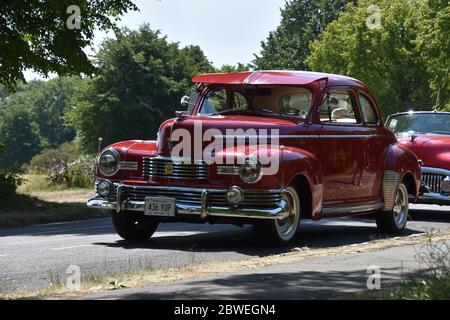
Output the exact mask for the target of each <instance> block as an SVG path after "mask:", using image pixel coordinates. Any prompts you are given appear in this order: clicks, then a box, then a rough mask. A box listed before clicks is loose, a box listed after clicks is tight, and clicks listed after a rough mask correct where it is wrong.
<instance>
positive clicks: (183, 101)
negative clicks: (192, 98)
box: [180, 96, 189, 109]
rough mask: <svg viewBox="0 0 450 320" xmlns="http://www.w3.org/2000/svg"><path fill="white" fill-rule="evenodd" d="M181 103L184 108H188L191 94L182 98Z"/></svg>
mask: <svg viewBox="0 0 450 320" xmlns="http://www.w3.org/2000/svg"><path fill="white" fill-rule="evenodd" d="M180 104H181V106H182V107H183V108H185V109H187V108H188V107H189V96H184V97H183V98H181V101H180Z"/></svg>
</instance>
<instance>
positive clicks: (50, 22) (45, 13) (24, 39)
mask: <svg viewBox="0 0 450 320" xmlns="http://www.w3.org/2000/svg"><path fill="white" fill-rule="evenodd" d="M73 5H75V6H78V8H79V11H80V12H79V16H78V12H76V11H74V10H73V9H71V8H69V6H73ZM72 8H74V7H72ZM129 10H137V7H136V6H135V5H134V4H133V2H132V1H131V0H58V1H42V0H26V1H14V0H2V1H1V4H0V46H1V47H2V50H0V84H3V85H4V86H6V87H8V88H9V89H13V88H14V87H15V85H16V83H18V82H21V81H23V80H24V75H23V72H24V71H25V70H26V69H33V70H34V71H35V72H39V73H42V74H44V75H47V74H48V73H50V72H56V73H57V74H59V75H75V74H76V75H78V74H80V73H84V74H92V73H93V72H94V71H95V68H94V67H93V65H92V64H91V61H90V60H89V58H88V57H87V55H86V53H85V52H84V51H83V49H84V48H85V47H86V46H89V45H91V44H92V41H93V37H94V30H95V28H100V29H110V28H112V27H114V21H112V19H114V18H118V17H119V16H120V15H121V14H123V13H125V12H127V11H129ZM80 18H81V21H80V23H79V25H77V21H76V20H79V19H80ZM68 25H69V26H70V27H68ZM78 27H79V28H78Z"/></svg>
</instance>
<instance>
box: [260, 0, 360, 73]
mask: <svg viewBox="0 0 450 320" xmlns="http://www.w3.org/2000/svg"><path fill="white" fill-rule="evenodd" d="M348 2H356V1H349V0H318V1H310V0H289V1H286V5H285V8H284V9H283V10H281V23H280V25H279V26H278V28H277V29H276V30H275V31H273V32H270V34H269V36H268V38H267V39H266V40H265V41H263V42H262V43H261V46H262V50H261V53H260V55H255V60H254V61H253V64H254V67H255V68H256V69H260V70H263V69H264V70H270V69H281V70H287V69H292V70H308V69H309V67H308V65H307V64H306V62H305V60H306V58H307V57H308V56H309V44H310V43H311V42H313V41H314V40H316V39H317V37H318V36H319V35H320V34H321V33H322V32H323V30H324V29H325V28H326V26H327V25H328V24H329V23H330V22H332V21H333V20H335V19H336V18H337V17H338V15H339V13H340V12H341V11H342V10H344V8H345V5H346V4H347V3H348Z"/></svg>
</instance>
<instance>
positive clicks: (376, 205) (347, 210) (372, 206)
mask: <svg viewBox="0 0 450 320" xmlns="http://www.w3.org/2000/svg"><path fill="white" fill-rule="evenodd" d="M383 208H384V203H383V202H370V203H359V204H355V205H345V206H336V207H327V208H323V209H322V213H323V214H324V215H339V214H354V213H364V212H370V211H377V210H381V209H383Z"/></svg>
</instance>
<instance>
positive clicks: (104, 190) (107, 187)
mask: <svg viewBox="0 0 450 320" xmlns="http://www.w3.org/2000/svg"><path fill="white" fill-rule="evenodd" d="M97 193H98V194H99V195H100V196H102V197H106V196H108V195H109V194H110V193H111V182H110V181H108V180H102V181H100V182H99V183H98V184H97Z"/></svg>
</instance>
